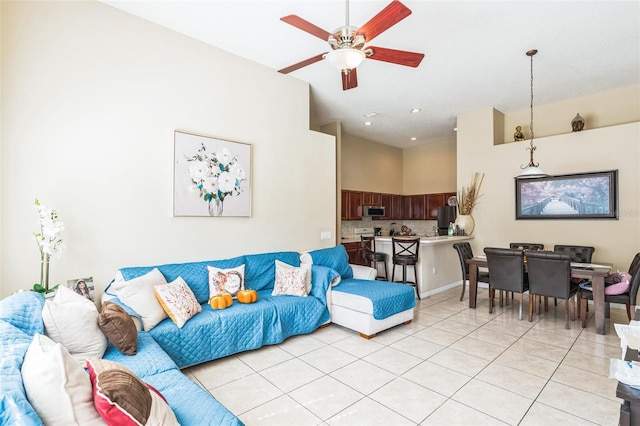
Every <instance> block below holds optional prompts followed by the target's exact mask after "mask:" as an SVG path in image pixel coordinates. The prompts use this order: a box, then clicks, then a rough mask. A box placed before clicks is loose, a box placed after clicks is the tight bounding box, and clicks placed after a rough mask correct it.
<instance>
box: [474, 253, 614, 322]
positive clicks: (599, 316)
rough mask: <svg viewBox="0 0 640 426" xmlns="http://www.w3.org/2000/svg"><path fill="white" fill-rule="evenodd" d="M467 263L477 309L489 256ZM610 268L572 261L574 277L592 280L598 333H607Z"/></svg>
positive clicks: (604, 265) (606, 265) (600, 264)
mask: <svg viewBox="0 0 640 426" xmlns="http://www.w3.org/2000/svg"><path fill="white" fill-rule="evenodd" d="M467 264H468V265H469V307H470V308H473V309H475V307H476V302H477V298H478V268H486V267H487V258H486V256H475V257H472V258H471V259H467ZM610 270H611V264H609V263H602V262H598V263H571V277H572V278H581V279H582V278H586V279H588V280H589V281H591V286H592V291H593V310H594V311H595V317H596V333H597V334H606V330H605V311H606V303H605V301H604V277H606V276H607V275H608V274H609V272H610ZM489 274H491V272H489Z"/></svg>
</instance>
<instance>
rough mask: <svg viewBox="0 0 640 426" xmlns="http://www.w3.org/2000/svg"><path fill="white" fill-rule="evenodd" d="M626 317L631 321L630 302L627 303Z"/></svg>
mask: <svg viewBox="0 0 640 426" xmlns="http://www.w3.org/2000/svg"><path fill="white" fill-rule="evenodd" d="M627 318H628V319H629V321H631V304H630V303H627Z"/></svg>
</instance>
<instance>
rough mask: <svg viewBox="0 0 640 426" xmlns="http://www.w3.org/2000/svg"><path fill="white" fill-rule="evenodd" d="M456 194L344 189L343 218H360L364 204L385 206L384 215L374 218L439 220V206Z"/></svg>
mask: <svg viewBox="0 0 640 426" xmlns="http://www.w3.org/2000/svg"><path fill="white" fill-rule="evenodd" d="M455 195H456V193H455V192H443V193H439V194H417V195H397V194H380V193H377V192H364V191H350V190H347V189H343V190H342V193H341V203H342V208H341V219H342V220H360V219H362V206H383V207H384V208H385V214H384V216H379V217H378V216H377V217H374V218H373V220H437V219H438V207H440V206H445V205H447V201H448V199H449V197H451V196H455Z"/></svg>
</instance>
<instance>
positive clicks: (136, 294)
mask: <svg viewBox="0 0 640 426" xmlns="http://www.w3.org/2000/svg"><path fill="white" fill-rule="evenodd" d="M166 283H167V280H166V279H165V278H164V275H162V272H160V271H159V270H158V268H153V269H152V270H151V271H149V272H147V273H146V274H144V275H142V276H140V277H138V278H134V279H132V280H129V281H125V282H124V283H119V284H118V288H117V289H116V290H115V293H116V296H118V299H120V300H121V301H122V303H124V304H125V305H127V306H129V307H130V308H131V309H133V310H134V311H136V312H137V313H138V314H140V317H141V318H142V328H143V329H144V331H149V330H151V329H152V328H153V327H155V326H156V325H158V323H159V322H160V321H162V320H163V319H165V318H166V317H167V313H166V312H165V311H164V309H162V306H161V305H160V302H158V299H156V296H155V292H154V287H155V286H157V285H163V284H166Z"/></svg>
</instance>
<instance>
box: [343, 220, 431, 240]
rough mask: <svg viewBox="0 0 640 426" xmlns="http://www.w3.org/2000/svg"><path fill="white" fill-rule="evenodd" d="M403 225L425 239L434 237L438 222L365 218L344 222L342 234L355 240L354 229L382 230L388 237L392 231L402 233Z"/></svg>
mask: <svg viewBox="0 0 640 426" xmlns="http://www.w3.org/2000/svg"><path fill="white" fill-rule="evenodd" d="M402 225H405V226H407V227H409V229H411V232H412V233H414V234H415V235H418V236H420V237H424V236H433V235H434V234H433V233H434V228H436V227H437V226H438V222H437V221H435V220H373V219H371V218H367V217H365V218H362V220H347V221H342V229H341V232H342V237H344V238H353V237H354V235H353V229H354V228H382V235H385V236H388V235H389V232H390V231H391V230H392V229H393V230H395V231H396V232H400V228H401V227H402ZM435 232H437V229H436V231H435Z"/></svg>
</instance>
